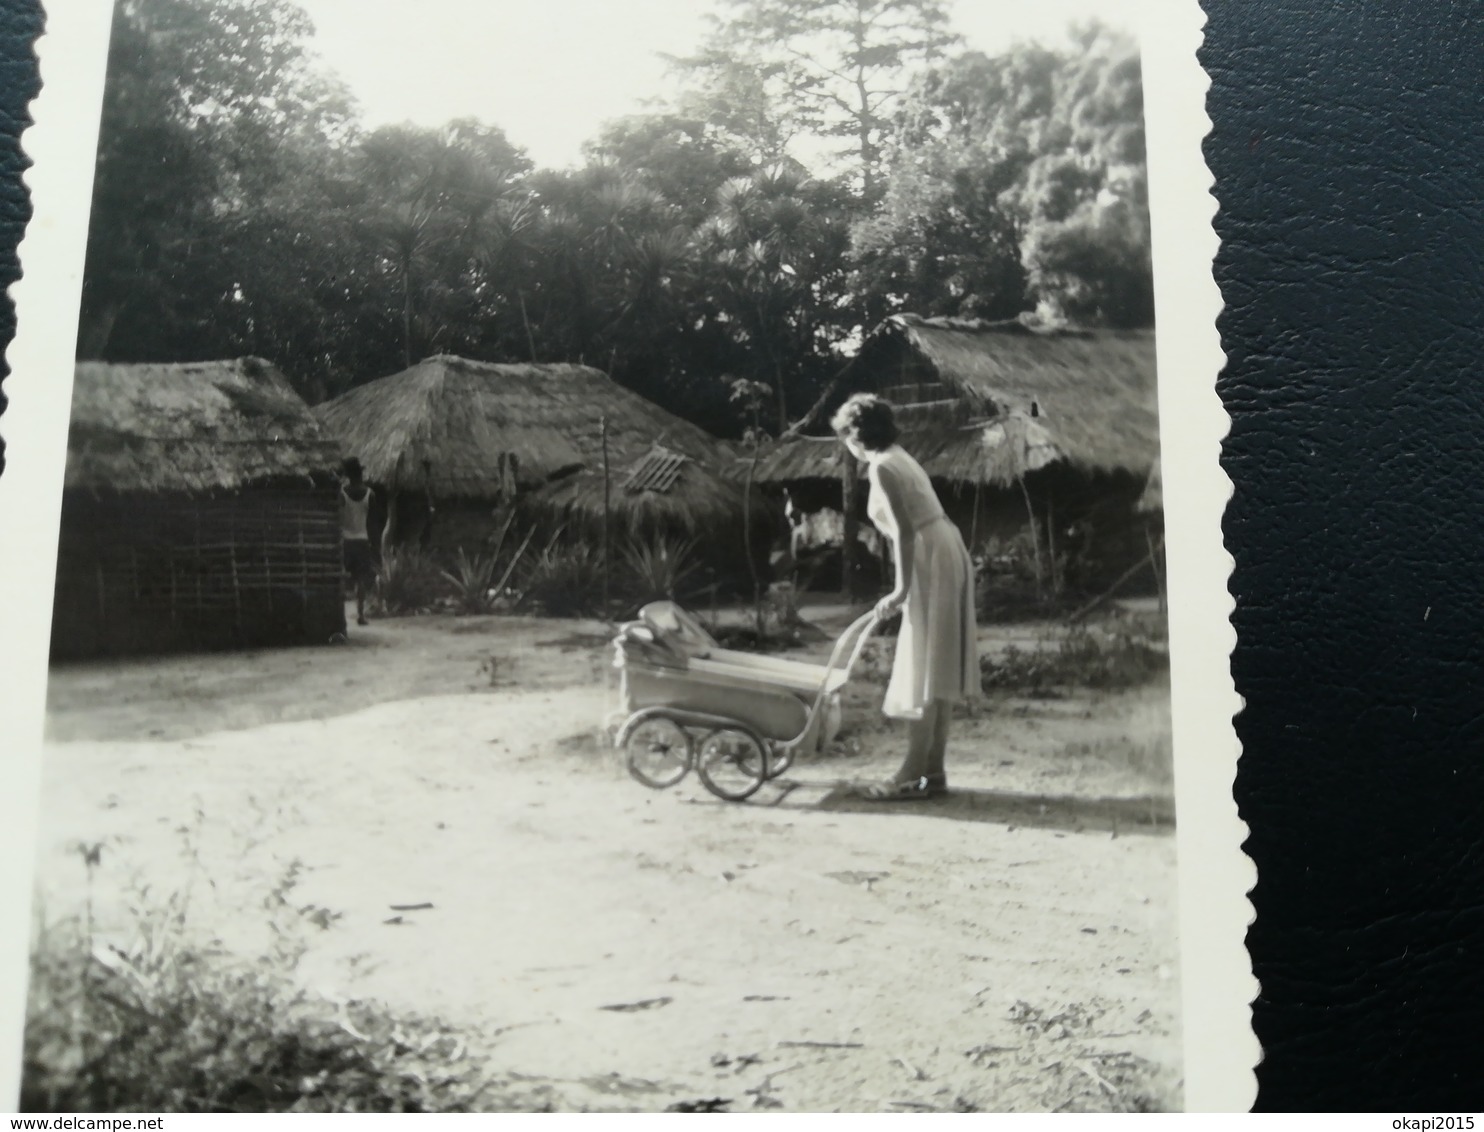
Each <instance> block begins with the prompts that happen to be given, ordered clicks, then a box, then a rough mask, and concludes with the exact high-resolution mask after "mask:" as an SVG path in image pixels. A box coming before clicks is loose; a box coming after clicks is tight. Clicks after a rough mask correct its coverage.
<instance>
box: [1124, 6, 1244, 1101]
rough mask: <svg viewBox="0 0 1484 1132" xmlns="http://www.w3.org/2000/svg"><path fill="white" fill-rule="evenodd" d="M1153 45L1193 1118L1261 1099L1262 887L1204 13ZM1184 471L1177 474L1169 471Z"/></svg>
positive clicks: (1155, 17)
mask: <svg viewBox="0 0 1484 1132" xmlns="http://www.w3.org/2000/svg"><path fill="white" fill-rule="evenodd" d="M1147 16H1148V18H1147V19H1146V22H1145V26H1144V35H1143V51H1144V84H1145V87H1144V93H1145V98H1144V115H1145V119H1144V120H1145V128H1146V129H1147V131H1148V135H1147V136H1148V141H1149V196H1150V207H1149V211H1150V221H1151V227H1152V244H1153V255H1154V287H1155V326H1156V349H1157V355H1158V365H1159V375H1160V378H1159V395H1160V413H1159V417H1160V443H1161V460H1162V462H1163V463H1164V466H1165V469H1166V475H1165V476H1164V492H1165V500H1164V502H1165V510H1166V530H1167V532H1169V534H1168V539H1169V541H1168V543H1167V546H1166V553H1167V555H1168V564H1169V565H1168V569H1169V577H1170V597H1169V601H1170V656H1171V665H1170V670H1171V673H1170V674H1171V693H1172V694H1171V710H1172V714H1173V733H1174V746H1175V758H1176V761H1175V808H1176V813H1177V815H1178V819H1177V829H1176V846H1177V856H1178V865H1177V875H1178V884H1179V900H1180V915H1179V922H1180V951H1181V971H1180V980H1181V992H1182V999H1183V1010H1182V1022H1183V1025H1184V1045H1185V1104H1186V1109H1187V1111H1191V1112H1200V1111H1242V1110H1246V1109H1249V1108H1250V1107H1251V1105H1252V1103H1253V1101H1254V1099H1255V1098H1256V1092H1257V1086H1256V1077H1255V1074H1254V1073H1253V1067H1254V1066H1255V1065H1256V1064H1257V1062H1258V1060H1259V1059H1260V1057H1261V1051H1260V1047H1259V1045H1258V1042H1257V1039H1256V1038H1255V1036H1254V1035H1253V1032H1252V1026H1251V1009H1250V1004H1251V1001H1252V1000H1253V999H1254V998H1255V997H1256V995H1257V993H1258V986H1257V983H1256V980H1255V979H1254V978H1253V976H1252V966H1251V962H1250V960H1249V958H1248V955H1247V949H1246V934H1247V928H1248V926H1249V925H1250V923H1251V921H1252V916H1253V912H1252V906H1251V903H1250V902H1249V900H1248V898H1247V894H1248V892H1249V891H1250V890H1251V889H1252V887H1253V885H1254V884H1255V883H1256V879H1257V874H1256V870H1255V868H1254V866H1253V864H1252V862H1251V860H1250V859H1249V858H1248V857H1247V856H1246V854H1245V853H1244V852H1243V851H1242V843H1243V841H1244V840H1245V838H1246V826H1245V824H1244V823H1243V822H1242V821H1241V820H1240V818H1239V817H1238V814H1237V808H1236V802H1235V800H1234V798H1233V795H1232V783H1233V780H1234V778H1235V775H1236V765H1237V758H1238V756H1239V754H1240V744H1239V743H1238V741H1237V737H1236V732H1235V730H1234V728H1233V726H1232V720H1233V717H1234V716H1235V714H1236V713H1237V712H1238V711H1239V710H1240V709H1241V702H1240V699H1239V698H1238V696H1237V694H1236V691H1235V688H1234V686H1233V684H1232V678H1231V663H1230V657H1231V649H1232V647H1233V645H1235V643H1236V634H1235V631H1234V630H1233V628H1232V625H1231V612H1232V606H1233V601H1232V598H1231V596H1230V592H1229V590H1228V581H1229V578H1230V575H1231V568H1232V559H1231V556H1230V555H1229V554H1228V553H1227V551H1226V548H1225V545H1224V543H1223V540H1222V531H1221V520H1222V514H1223V512H1224V510H1225V507H1226V502H1227V500H1228V499H1229V498H1230V496H1231V481H1230V480H1229V479H1228V478H1227V476H1226V473H1225V472H1224V471H1223V470H1222V468H1221V465H1220V462H1219V456H1220V450H1221V442H1222V440H1223V438H1224V437H1225V436H1226V434H1227V431H1228V428H1229V423H1230V422H1229V418H1228V416H1227V413H1226V410H1225V408H1224V407H1223V406H1222V404H1221V400H1220V398H1219V397H1218V395H1217V393H1216V376H1217V374H1218V373H1219V372H1220V370H1221V368H1222V366H1223V364H1224V361H1225V356H1224V354H1223V353H1222V350H1221V340H1220V335H1219V333H1218V332H1217V329H1216V317H1217V315H1218V314H1219V313H1220V310H1221V306H1222V300H1221V293H1220V291H1219V289H1218V288H1217V286H1216V282H1215V278H1214V276H1213V273H1212V271H1213V260H1214V258H1215V255H1216V250H1217V246H1218V241H1217V238H1216V233H1215V230H1214V228H1213V227H1212V220H1213V218H1214V216H1215V213H1216V207H1217V206H1216V200H1215V197H1214V196H1213V195H1212V193H1211V188H1212V184H1213V180H1212V177H1211V174H1210V171H1209V170H1208V169H1207V168H1206V164H1205V159H1204V156H1203V153H1202V142H1203V141H1204V139H1205V138H1206V136H1207V135H1208V133H1209V132H1210V130H1211V121H1210V119H1209V118H1208V117H1207V115H1206V111H1205V102H1206V93H1207V90H1208V89H1209V86H1210V80H1209V79H1208V78H1207V76H1206V74H1205V72H1204V71H1203V70H1202V69H1201V66H1200V63H1199V62H1198V60H1197V57H1196V51H1197V49H1198V48H1199V46H1200V44H1201V40H1202V37H1203V30H1202V29H1203V27H1204V24H1205V16H1204V14H1203V13H1202V12H1201V10H1200V8H1199V6H1198V5H1197V4H1195V3H1190V4H1186V3H1182V2H1180V0H1169V2H1168V3H1160V4H1156V5H1151V7H1150V8H1149V9H1148V11H1147ZM1171 468H1178V469H1179V474H1178V475H1171V474H1169V469H1171Z"/></svg>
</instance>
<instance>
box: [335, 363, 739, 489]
mask: <svg viewBox="0 0 1484 1132" xmlns="http://www.w3.org/2000/svg"><path fill="white" fill-rule="evenodd" d="M315 413H316V415H318V417H319V419H320V421H321V422H323V424H324V425H325V427H326V428H327V429H329V430H330V431H331V432H332V433H333V434H334V435H335V436H336V437H337V438H338V439H339V440H340V442H341V443H342V444H343V445H344V446H345V448H346V450H347V451H348V452H353V453H355V454H356V455H357V456H358V457H360V460H361V463H362V465H363V466H364V468H365V470H366V478H367V479H368V480H370V481H371V482H373V483H377V484H381V485H383V486H386V487H389V488H396V489H398V490H419V491H423V490H426V491H428V492H430V493H431V494H432V495H433V496H434V497H435V498H468V499H498V498H505V497H506V496H508V495H509V494H510V492H511V488H512V486H516V485H518V486H530V485H534V484H540V483H545V482H547V481H549V480H552V479H554V478H556V477H559V476H561V475H563V474H566V473H570V472H573V471H575V470H576V469H578V468H582V467H589V468H592V467H601V465H602V459H603V436H602V431H601V428H600V423H601V422H606V429H607V443H608V459H609V462H610V466H612V467H615V468H622V467H627V466H628V465H629V464H631V463H632V462H633V461H635V460H637V459H639V457H640V456H642V455H643V454H644V453H645V452H647V451H648V450H649V447H650V445H651V444H654V443H656V442H659V443H662V444H664V445H666V446H667V447H669V448H671V449H674V450H675V451H677V452H679V453H681V454H682V455H685V456H687V457H690V458H691V459H694V460H699V461H703V462H709V461H712V460H714V459H715V449H714V442H713V441H712V439H711V438H710V437H709V436H708V435H707V434H706V433H705V432H704V431H703V430H702V429H700V428H698V427H697V426H695V425H693V424H691V423H690V422H688V421H683V420H681V419H680V418H679V417H676V416H673V415H672V414H670V413H667V412H665V410H663V409H661V408H660V407H659V406H658V405H655V404H653V403H651V402H649V401H646V400H645V399H644V398H643V397H641V396H639V395H638V394H637V393H634V392H632V391H630V390H628V389H625V388H624V387H623V386H621V385H619V384H618V383H617V382H615V381H613V380H612V379H610V378H609V377H608V375H607V374H605V373H603V372H601V371H600V370H596V369H593V368H592V367H590V366H580V365H567V364H551V365H536V364H515V365H497V364H494V363H490V362H475V361H469V360H468V359H465V358H459V357H454V356H452V355H447V354H440V355H437V356H435V357H431V358H424V359H423V360H422V361H420V362H418V363H417V364H416V365H414V366H413V367H412V368H411V369H408V370H404V371H402V372H401V373H396V374H392V375H391V376H390V377H383V378H380V379H378V380H376V381H372V382H368V383H367V384H365V385H361V386H358V387H357V388H355V389H352V390H351V391H350V392H349V393H345V394H343V395H342V396H340V397H336V398H335V399H334V400H332V401H327V402H326V403H325V404H323V405H320V406H318V407H317V408H316V409H315Z"/></svg>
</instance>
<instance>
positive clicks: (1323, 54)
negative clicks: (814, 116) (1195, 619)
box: [0, 0, 1484, 1111]
mask: <svg viewBox="0 0 1484 1132" xmlns="http://www.w3.org/2000/svg"><path fill="white" fill-rule="evenodd" d="M981 2H990V0H981ZM1205 4H1206V7H1207V11H1208V15H1209V17H1210V24H1209V27H1208V38H1207V44H1206V46H1205V48H1204V50H1203V51H1202V54H1201V59H1202V62H1203V64H1204V65H1205V67H1206V68H1207V70H1208V72H1209V73H1210V75H1211V78H1212V83H1213V86H1212V91H1211V95H1210V103H1209V108H1210V113H1211V117H1212V119H1213V120H1214V122H1215V129H1214V132H1213V134H1212V136H1211V138H1210V139H1209V141H1208V143H1207V146H1206V156H1207V161H1208V163H1209V164H1210V167H1211V169H1212V172H1213V173H1214V174H1215V176H1216V180H1217V196H1218V198H1219V200H1220V204H1221V209H1222V211H1221V214H1220V216H1219V219H1218V221H1217V227H1218V230H1219V233H1220V235H1221V238H1222V241H1223V244H1222V251H1221V255H1220V259H1219V261H1218V264H1217V279H1218V281H1219V282H1220V284H1221V287H1222V291H1223V294H1224V295H1225V297H1226V302H1227V304H1228V306H1227V310H1226V313H1225V315H1224V316H1223V318H1222V320H1221V331H1222V335H1223V340H1224V343H1225V345H1226V349H1227V351H1228V354H1229V359H1230V360H1229V365H1228V367H1227V370H1226V371H1225V373H1224V374H1223V376H1222V378H1221V383H1220V388H1221V393H1222V396H1223V398H1224V399H1225V401H1226V403H1227V406H1228V408H1229V410H1230V412H1231V415H1232V435H1231V438H1230V442H1229V444H1228V446H1227V451H1226V455H1225V457H1224V460H1225V465H1226V468H1227V471H1228V473H1229V474H1230V475H1231V477H1232V479H1233V480H1234V481H1235V484H1236V494H1235V497H1234V499H1233V501H1232V504H1231V507H1230V509H1229V511H1228V514H1227V518H1226V532H1227V541H1228V545H1229V547H1230V549H1231V550H1232V552H1233V553H1234V554H1235V556H1236V559H1237V569H1236V573H1235V575H1234V577H1233V581H1232V587H1233V590H1234V592H1235V593H1236V595H1237V613H1236V624H1237V629H1238V632H1239V634H1240V643H1239V645H1238V647H1237V651H1236V654H1235V656H1234V658H1233V666H1234V669H1235V673H1236V681H1237V688H1238V690H1239V691H1240V692H1241V693H1242V695H1243V696H1245V697H1246V700H1247V708H1246V710H1245V711H1244V713H1243V714H1242V716H1241V717H1240V718H1239V720H1238V732H1239V734H1240V736H1241V738H1242V741H1243V744H1244V747H1245V755H1244V757H1243V759H1242V763H1241V768H1240V771H1239V775H1238V780H1237V787H1236V793H1237V798H1238V802H1239V805H1240V807H1241V811H1242V814H1243V817H1244V818H1245V819H1246V821H1247V822H1248V823H1249V824H1250V826H1251V829H1252V836H1251V841H1250V843H1249V847H1248V848H1249V851H1250V853H1251V855H1252V856H1253V858H1254V859H1255V860H1256V861H1257V864H1258V868H1259V871H1260V874H1261V881H1260V883H1259V886H1258V888H1257V890H1256V892H1255V893H1254V895H1253V900H1254V903H1255V905H1256V907H1257V913H1258V919H1257V922H1256V925H1255V926H1254V927H1253V929H1252V933H1251V936H1250V940H1249V944H1250V950H1251V953H1252V959H1253V963H1254V966H1255V968H1256V970H1257V973H1258V975H1259V977H1260V978H1261V980H1262V985H1263V991H1262V997H1261V999H1260V1000H1259V1001H1258V1002H1257V1003H1256V1005H1255V1012H1254V1016H1255V1025H1256V1028H1257V1032H1258V1036H1259V1037H1260V1038H1261V1040H1262V1042H1263V1044H1264V1047H1265V1049H1266V1058H1265V1061H1264V1063H1263V1065H1262V1066H1261V1068H1260V1070H1259V1082H1260V1092H1259V1097H1258V1107H1259V1108H1264V1109H1319V1110H1346V1109H1352V1110H1353V1109H1362V1110H1377V1109H1380V1110H1392V1111H1423V1110H1430V1111H1448V1110H1453V1111H1457V1110H1459V1109H1473V1110H1480V1109H1484V1057H1481V1039H1480V1034H1481V1033H1484V993H1481V991H1484V886H1481V873H1484V807H1481V804H1480V803H1481V797H1484V790H1481V786H1484V673H1481V667H1480V656H1481V642H1484V598H1481V592H1480V591H1481V585H1480V577H1481V570H1484V524H1481V510H1484V469H1481V460H1480V455H1479V446H1480V439H1481V436H1484V374H1481V365H1484V362H1481V345H1484V144H1481V143H1484V81H1481V79H1484V63H1481V60H1484V5H1481V4H1480V3H1479V2H1478V0H1456V2H1449V0H1409V2H1400V0H1205ZM39 19H40V17H39V14H38V7H37V4H36V3H35V2H34V0H0V163H3V167H4V168H3V174H4V176H3V183H0V228H3V238H0V252H3V254H0V279H3V281H4V282H5V283H6V284H8V283H9V282H10V281H12V280H13V279H14V278H15V277H16V270H17V269H16V264H15V261H14V258H13V255H12V250H13V248H14V244H15V241H16V240H17V238H18V237H19V235H20V232H21V229H22V226H23V224H24V222H25V219H26V217H27V215H28V206H27V203H26V199H25V195H24V191H23V187H22V186H21V185H20V183H19V181H18V179H17V178H18V173H19V171H20V169H21V168H22V167H23V166H22V159H21V157H20V154H19V150H18V147H17V144H16V139H17V136H18V134H19V131H20V129H21V127H22V126H23V125H24V122H25V116H24V115H25V105H26V102H27V100H28V98H29V97H30V95H31V94H32V92H33V91H34V89H35V85H36V75H35V65H34V59H33V58H32V56H31V54H30V46H29V41H30V39H31V37H32V36H33V35H34V33H35V31H36V29H37V27H38V25H39ZM0 308H3V309H0V336H3V340H4V341H8V340H9V337H10V334H11V332H12V329H13V326H12V323H11V321H10V320H11V318H12V316H11V313H10V310H9V305H8V303H6V304H0ZM0 425H3V422H0ZM0 537H3V536H0Z"/></svg>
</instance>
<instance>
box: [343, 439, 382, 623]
mask: <svg viewBox="0 0 1484 1132" xmlns="http://www.w3.org/2000/svg"><path fill="white" fill-rule="evenodd" d="M341 472H342V474H343V476H344V482H342V483H341V485H340V539H341V542H342V543H343V544H344V546H345V571H346V573H347V574H349V575H350V578H351V583H352V584H353V585H354V586H355V594H356V624H357V625H365V624H366V594H367V593H368V592H369V591H370V589H371V586H372V584H373V583H374V582H375V580H376V568H375V566H374V565H373V563H372V561H371V536H370V534H369V533H368V532H367V529H366V519H367V515H368V513H369V512H370V510H371V489H370V488H369V487H367V486H366V484H365V482H364V480H363V479H362V475H363V473H362V471H361V462H360V461H359V460H358V459H356V458H355V457H354V456H352V457H350V458H349V459H348V460H346V461H345V463H344V464H342V465H341Z"/></svg>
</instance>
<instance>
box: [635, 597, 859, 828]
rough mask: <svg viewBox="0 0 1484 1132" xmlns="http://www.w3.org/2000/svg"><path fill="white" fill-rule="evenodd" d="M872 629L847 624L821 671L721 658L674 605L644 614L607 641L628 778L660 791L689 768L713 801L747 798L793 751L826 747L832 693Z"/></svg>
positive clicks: (833, 714) (834, 727) (833, 713)
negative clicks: (615, 680)
mask: <svg viewBox="0 0 1484 1132" xmlns="http://www.w3.org/2000/svg"><path fill="white" fill-rule="evenodd" d="M875 621H876V618H875V616H874V614H873V613H868V614H866V615H865V616H863V617H861V618H859V619H858V620H857V621H856V622H854V623H853V624H852V625H851V626H850V627H849V628H848V629H846V631H845V632H844V634H842V635H841V637H840V639H839V640H838V641H837V642H836V644H835V648H834V650H833V652H832V654H831V657H830V660H829V662H828V663H826V664H823V665H821V664H811V663H808V662H805V661H798V660H788V659H784V658H781V657H772V656H762V655H759V654H756V653H748V652H741V651H738V650H735V649H725V648H722V647H721V646H720V645H719V644H718V643H717V642H716V640H715V639H714V638H713V637H712V636H711V635H710V634H709V633H707V632H706V630H705V629H704V628H703V627H702V626H701V624H700V622H699V621H697V620H696V619H695V617H693V616H692V615H691V614H689V613H687V612H686V611H685V610H684V609H682V608H681V607H680V606H678V605H676V604H675V603H673V602H654V603H651V604H650V605H647V606H645V607H644V608H643V609H641V610H640V611H639V617H638V619H637V620H635V621H632V622H629V623H628V624H626V625H624V626H623V627H622V628H621V629H620V631H619V633H618V635H617V636H616V637H615V638H614V653H615V657H614V665H615V666H616V667H617V668H618V669H619V671H620V673H621V679H620V697H621V712H622V716H623V721H622V723H621V724H620V725H619V728H618V733H617V737H616V738H617V741H618V743H619V745H620V746H623V747H624V748H625V749H626V751H627V752H628V766H629V770H630V772H631V773H632V774H633V775H634V777H635V778H637V779H639V781H641V782H643V783H645V784H646V785H648V786H652V787H655V788H663V787H666V786H671V785H674V784H675V783H676V782H678V781H679V780H680V779H681V778H683V777H684V776H685V774H686V772H687V771H688V770H689V769H690V768H691V766H692V765H694V766H695V767H696V769H697V771H698V773H699V774H700V777H701V780H702V782H703V783H704V784H705V785H706V787H707V788H708V789H709V790H711V792H712V793H714V794H717V795H718V796H719V797H723V798H727V799H729V800H733V801H740V800H742V799H743V798H746V797H748V796H750V795H751V794H752V793H753V792H755V791H756V790H757V788H758V787H759V786H761V785H762V783H763V782H765V781H766V780H767V779H768V778H771V777H775V776H776V775H778V774H781V773H782V772H783V771H784V770H786V769H787V768H788V767H789V766H790V765H791V764H792V762H793V759H794V757H795V755H796V754H798V753H799V752H800V751H806V750H817V749H818V748H819V747H820V746H822V745H823V744H825V743H828V742H829V741H830V740H831V739H833V738H834V736H835V733H836V732H837V731H838V729H839V725H840V691H841V689H842V688H844V686H845V684H846V682H847V681H848V679H849V676H850V670H851V669H852V668H853V667H854V665H855V662H856V660H857V659H858V657H859V654H860V649H861V645H863V644H864V642H865V640H866V638H867V637H868V636H869V633H870V629H871V628H872V627H874V625H875ZM847 648H848V649H849V650H850V652H849V660H848V662H846V663H844V664H842V663H841V661H842V659H843V658H844V656H845V653H846V650H847Z"/></svg>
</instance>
